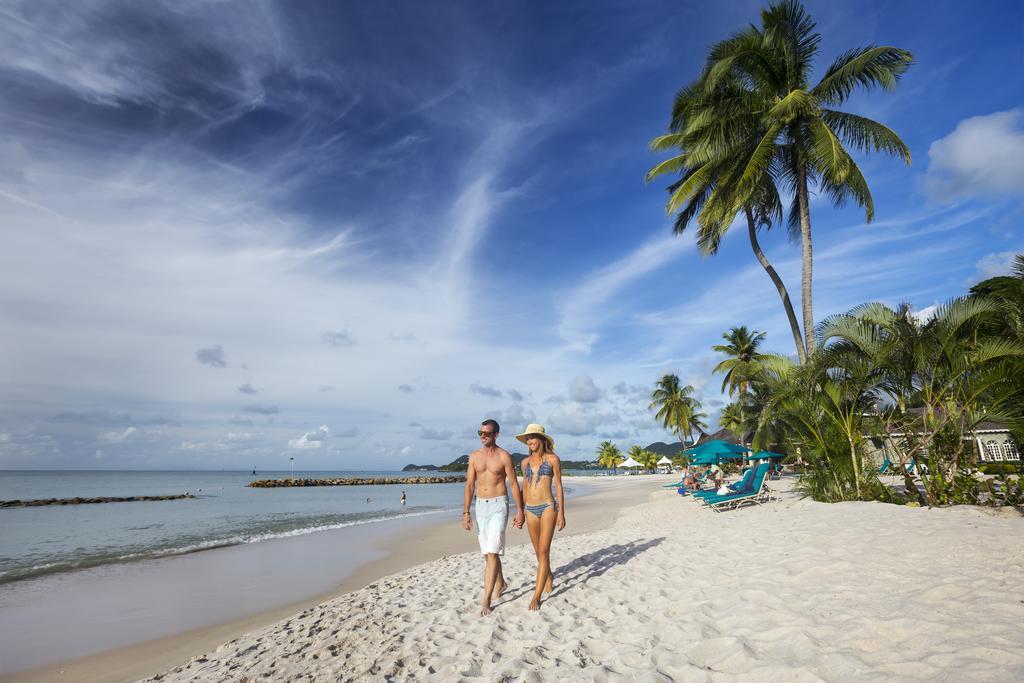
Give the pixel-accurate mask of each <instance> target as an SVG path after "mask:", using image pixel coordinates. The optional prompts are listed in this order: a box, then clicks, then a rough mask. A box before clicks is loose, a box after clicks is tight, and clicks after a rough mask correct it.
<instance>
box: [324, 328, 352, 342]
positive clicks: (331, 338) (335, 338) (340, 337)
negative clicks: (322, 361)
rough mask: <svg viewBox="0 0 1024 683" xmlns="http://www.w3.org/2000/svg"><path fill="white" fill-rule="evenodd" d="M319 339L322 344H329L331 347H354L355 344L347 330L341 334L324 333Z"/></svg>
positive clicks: (334, 332)
mask: <svg viewBox="0 0 1024 683" xmlns="http://www.w3.org/2000/svg"><path fill="white" fill-rule="evenodd" d="M321 339H322V340H323V342H324V344H330V345H331V346H355V343H356V340H355V339H354V338H353V337H352V335H351V334H349V333H348V331H347V330H345V331H342V332H337V331H329V332H324V333H323V335H322V336H321Z"/></svg>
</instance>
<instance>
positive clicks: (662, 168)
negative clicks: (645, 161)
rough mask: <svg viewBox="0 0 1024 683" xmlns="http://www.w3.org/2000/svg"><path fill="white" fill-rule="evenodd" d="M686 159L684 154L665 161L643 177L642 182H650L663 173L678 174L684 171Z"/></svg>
mask: <svg viewBox="0 0 1024 683" xmlns="http://www.w3.org/2000/svg"><path fill="white" fill-rule="evenodd" d="M688 161H689V160H688V158H687V156H686V155H685V154H680V155H679V156H674V157H672V158H671V159H666V160H665V161H663V162H661V163H660V164H658V165H657V166H655V167H654V168H652V169H651V170H649V171H648V172H647V175H645V176H644V182H647V183H649V182H651V181H652V180H654V179H655V178H657V177H658V176H660V175H663V174H665V173H678V172H679V171H681V170H683V169H685V168H686V167H687V165H688Z"/></svg>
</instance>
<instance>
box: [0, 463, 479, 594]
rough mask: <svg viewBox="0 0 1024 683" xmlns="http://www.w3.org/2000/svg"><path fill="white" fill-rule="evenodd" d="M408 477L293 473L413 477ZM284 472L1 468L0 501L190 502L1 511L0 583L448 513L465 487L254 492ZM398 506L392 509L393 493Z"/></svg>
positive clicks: (315, 474)
mask: <svg viewBox="0 0 1024 683" xmlns="http://www.w3.org/2000/svg"><path fill="white" fill-rule="evenodd" d="M432 474H436V473H417V472H407V473H402V472H295V476H296V477H297V478H298V477H313V478H320V477H345V476H354V477H365V478H370V477H373V478H378V477H416V476H423V475H432ZM288 476H289V473H288V472H269V473H259V474H257V475H256V476H253V475H252V474H251V473H249V472H181V471H176V472H137V471H132V472H103V471H73V472H68V471H60V472H57V471H45V472H44V471H19V472H14V471H6V472H4V471H0V500H12V499H22V500H26V499H35V498H73V497H75V496H81V497H96V496H141V495H172V494H181V493H186V492H187V493H192V494H194V495H196V496H197V498H195V499H184V500H170V501H141V502H133V503H103V504H94V505H59V506H57V505H52V506H41V507H28V508H6V509H0V584H3V583H10V582H14V581H20V580H24V579H29V578H33V577H40V576H43V575H46V574H55V573H60V572H68V571H73V570H76V569H84V568H89V567H98V566H101V565H107V564H117V563H126V562H136V561H140V560H147V559H153V558H159V557H169V556H174V555H182V554H186V553H192V552H197V551H202V550H207V549H211V548H220V547H227V546H233V545H240V544H249V543H259V542H261V541H265V540H269V539H275V538H286V537H290V536H300V535H304V534H311V533H315V532H318V531H324V530H329V529H340V528H344V527H349V526H356V525H365V524H373V523H375V522H381V521H385V520H391V519H398V518H402V517H407V516H414V515H431V514H436V513H441V512H444V511H446V510H448V511H450V510H456V509H458V508H459V507H460V506H461V505H462V496H463V490H464V486H465V484H464V483H450V484H410V485H408V486H402V485H368V486H324V487H297V488H278V489H253V488H247V487H246V484H248V483H249V482H251V481H253V480H254V479H272V478H287V477H288ZM403 490H404V491H405V493H406V496H407V500H406V505H405V506H404V507H403V506H402V505H401V503H400V496H401V492H402V491H403Z"/></svg>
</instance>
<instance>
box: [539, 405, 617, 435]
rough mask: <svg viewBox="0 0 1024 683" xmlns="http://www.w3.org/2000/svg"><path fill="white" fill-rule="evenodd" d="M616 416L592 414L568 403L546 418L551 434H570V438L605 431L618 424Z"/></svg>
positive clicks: (581, 407) (579, 406)
mask: <svg viewBox="0 0 1024 683" xmlns="http://www.w3.org/2000/svg"><path fill="white" fill-rule="evenodd" d="M618 422H619V418H618V416H617V415H608V414H602V413H597V412H592V411H590V410H588V409H586V408H584V407H583V406H581V405H579V404H577V403H568V404H565V405H563V406H561V407H560V408H558V409H557V410H555V412H553V413H551V415H549V416H548V423H549V425H550V426H549V427H547V430H548V431H549V432H550V433H551V434H558V433H564V434H570V435H572V436H584V435H588V434H593V433H595V432H597V431H598V430H602V431H604V430H607V429H608V428H609V427H610V426H611V425H612V424H614V423H618Z"/></svg>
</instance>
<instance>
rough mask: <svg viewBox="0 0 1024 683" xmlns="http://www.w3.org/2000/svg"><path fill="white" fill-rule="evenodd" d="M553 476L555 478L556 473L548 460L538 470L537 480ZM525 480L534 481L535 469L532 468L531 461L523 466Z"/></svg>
mask: <svg viewBox="0 0 1024 683" xmlns="http://www.w3.org/2000/svg"><path fill="white" fill-rule="evenodd" d="M551 476H554V472H552V470H551V465H549V464H548V461H547V460H542V461H541V463H540V467H538V468H537V479H538V480H539V479H540V478H541V477H551ZM523 479H525V480H526V481H527V482H529V481H531V480H532V479H533V468H532V467H530V462H529V461H527V462H526V464H525V465H523Z"/></svg>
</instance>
